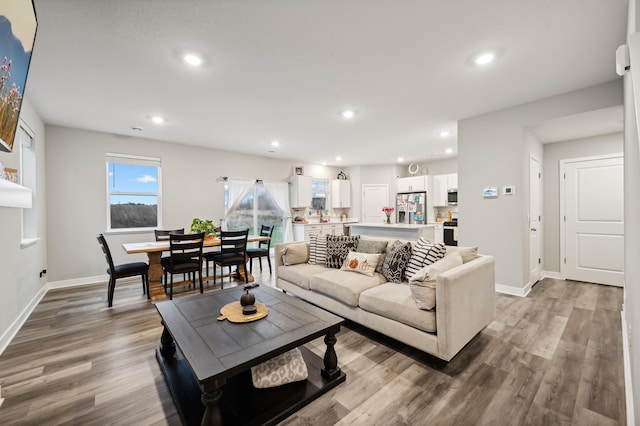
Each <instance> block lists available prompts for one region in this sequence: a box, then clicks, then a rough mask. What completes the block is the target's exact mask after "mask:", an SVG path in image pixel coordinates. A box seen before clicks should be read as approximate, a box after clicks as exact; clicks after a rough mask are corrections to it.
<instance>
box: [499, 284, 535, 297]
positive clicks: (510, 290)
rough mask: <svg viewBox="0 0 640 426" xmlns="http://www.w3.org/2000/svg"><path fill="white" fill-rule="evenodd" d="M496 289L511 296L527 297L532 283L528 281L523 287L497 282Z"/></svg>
mask: <svg viewBox="0 0 640 426" xmlns="http://www.w3.org/2000/svg"><path fill="white" fill-rule="evenodd" d="M496 291H497V292H498V293H504V294H510V295H511V296H519V297H527V294H529V292H530V291H531V284H530V283H528V284H527V285H526V286H525V287H524V288H522V287H513V286H510V285H503V284H498V283H496Z"/></svg>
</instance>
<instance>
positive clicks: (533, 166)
mask: <svg viewBox="0 0 640 426" xmlns="http://www.w3.org/2000/svg"><path fill="white" fill-rule="evenodd" d="M541 179H542V176H541V174H540V162H539V161H538V160H537V159H536V158H535V157H530V159H529V282H530V283H531V284H532V285H533V284H535V283H536V282H537V281H538V280H539V279H540V277H541V275H542V273H541V267H542V253H541V244H540V243H541V241H540V240H541V239H540V235H541V232H542V229H541V227H542V222H541V219H542V217H541V212H540V211H541V209H540V207H541V205H540V204H541V200H542V198H541V192H540V191H541V189H542V187H541V185H540V182H541Z"/></svg>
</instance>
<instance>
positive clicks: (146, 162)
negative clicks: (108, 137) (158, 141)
mask: <svg viewBox="0 0 640 426" xmlns="http://www.w3.org/2000/svg"><path fill="white" fill-rule="evenodd" d="M110 163H120V164H135V165H139V166H153V167H157V168H158V192H157V194H156V195H157V197H158V208H157V209H158V210H157V211H158V223H157V225H156V226H153V227H146V228H115V229H112V228H111V195H144V196H147V195H150V194H152V193H149V192H110V191H109V164H110ZM105 176H106V179H105V188H106V203H105V208H106V210H107V232H108V233H110V234H118V233H132V232H149V230H150V229H156V228H158V229H161V228H162V161H161V159H160V158H158V157H144V156H141V155H131V154H118V153H112V152H107V154H106V156H105Z"/></svg>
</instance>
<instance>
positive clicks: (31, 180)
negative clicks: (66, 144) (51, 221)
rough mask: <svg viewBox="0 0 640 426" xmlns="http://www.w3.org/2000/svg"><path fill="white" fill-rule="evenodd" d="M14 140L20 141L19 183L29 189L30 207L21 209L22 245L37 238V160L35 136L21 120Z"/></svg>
mask: <svg viewBox="0 0 640 426" xmlns="http://www.w3.org/2000/svg"><path fill="white" fill-rule="evenodd" d="M16 140H17V141H18V142H19V143H20V184H21V185H22V186H26V187H27V188H30V189H31V194H32V195H31V196H32V201H31V208H30V209H22V245H23V246H25V245H29V244H30V243H33V242H35V241H36V240H37V239H38V215H37V212H38V205H37V197H36V194H37V190H38V188H37V187H36V177H37V173H36V172H37V162H36V150H35V136H34V133H33V131H32V130H31V129H30V128H29V126H27V125H26V124H25V123H24V122H23V121H20V125H19V126H18V131H17V133H16Z"/></svg>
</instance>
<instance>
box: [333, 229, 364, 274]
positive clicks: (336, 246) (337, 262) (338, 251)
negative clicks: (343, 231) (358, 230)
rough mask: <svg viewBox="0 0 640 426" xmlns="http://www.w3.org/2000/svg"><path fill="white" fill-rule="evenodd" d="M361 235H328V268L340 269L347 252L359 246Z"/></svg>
mask: <svg viewBox="0 0 640 426" xmlns="http://www.w3.org/2000/svg"><path fill="white" fill-rule="evenodd" d="M358 241H360V235H353V236H348V235H327V261H326V266H327V268H336V269H340V268H341V267H342V264H343V263H344V260H345V259H346V258H347V254H349V252H350V251H354V250H355V249H356V247H358Z"/></svg>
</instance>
